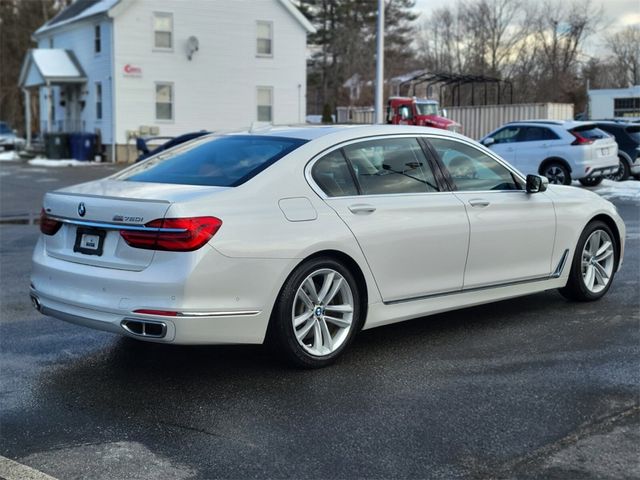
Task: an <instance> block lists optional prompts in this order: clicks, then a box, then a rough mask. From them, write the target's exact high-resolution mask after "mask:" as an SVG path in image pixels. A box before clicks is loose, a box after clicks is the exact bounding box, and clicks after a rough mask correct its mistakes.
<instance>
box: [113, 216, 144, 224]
mask: <svg viewBox="0 0 640 480" xmlns="http://www.w3.org/2000/svg"><path fill="white" fill-rule="evenodd" d="M143 220H144V217H126V216H123V215H114V216H113V221H114V222H128V223H129V222H130V223H142V221H143Z"/></svg>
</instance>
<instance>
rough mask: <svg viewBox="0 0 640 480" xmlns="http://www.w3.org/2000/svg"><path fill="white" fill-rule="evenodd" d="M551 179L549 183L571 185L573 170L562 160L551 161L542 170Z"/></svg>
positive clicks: (542, 173)
mask: <svg viewBox="0 0 640 480" xmlns="http://www.w3.org/2000/svg"><path fill="white" fill-rule="evenodd" d="M540 174H541V175H544V176H545V177H547V178H548V179H549V183H553V184H555V185H571V172H569V169H568V168H567V166H566V165H564V164H563V163H561V162H549V163H547V164H546V165H545V166H544V168H542V169H541V171H540Z"/></svg>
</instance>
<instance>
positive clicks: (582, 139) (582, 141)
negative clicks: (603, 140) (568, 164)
mask: <svg viewBox="0 0 640 480" xmlns="http://www.w3.org/2000/svg"><path fill="white" fill-rule="evenodd" d="M569 133H570V134H571V135H573V136H574V137H576V139H575V140H574V141H573V142H571V145H591V144H592V143H593V139H591V138H585V137H583V136H582V135H580V133H579V132H571V131H570V132H569Z"/></svg>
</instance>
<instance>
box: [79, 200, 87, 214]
mask: <svg viewBox="0 0 640 480" xmlns="http://www.w3.org/2000/svg"><path fill="white" fill-rule="evenodd" d="M85 213H87V207H85V206H84V202H80V203H79V204H78V215H80V216H81V217H84V214H85Z"/></svg>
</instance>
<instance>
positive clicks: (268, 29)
mask: <svg viewBox="0 0 640 480" xmlns="http://www.w3.org/2000/svg"><path fill="white" fill-rule="evenodd" d="M257 53H258V55H265V56H271V55H273V23H271V22H262V21H259V22H258V44H257Z"/></svg>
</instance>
